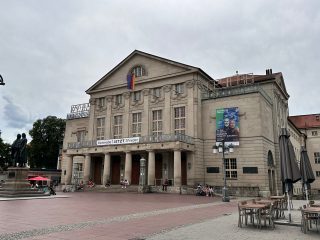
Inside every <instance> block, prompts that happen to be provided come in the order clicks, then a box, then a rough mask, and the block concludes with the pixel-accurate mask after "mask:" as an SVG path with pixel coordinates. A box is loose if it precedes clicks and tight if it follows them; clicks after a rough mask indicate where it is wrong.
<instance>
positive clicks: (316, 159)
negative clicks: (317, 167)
mask: <svg viewBox="0 0 320 240" xmlns="http://www.w3.org/2000/svg"><path fill="white" fill-rule="evenodd" d="M314 162H315V163H317V164H320V152H315V153H314Z"/></svg>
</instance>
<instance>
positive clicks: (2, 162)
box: [0, 138, 12, 171]
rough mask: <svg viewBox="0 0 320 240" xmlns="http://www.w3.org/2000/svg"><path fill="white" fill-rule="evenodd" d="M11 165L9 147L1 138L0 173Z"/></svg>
mask: <svg viewBox="0 0 320 240" xmlns="http://www.w3.org/2000/svg"><path fill="white" fill-rule="evenodd" d="M11 163H12V159H11V145H10V144H8V143H4V142H3V140H2V138H0V171H1V170H4V171H5V170H7V168H8V166H10V165H11Z"/></svg>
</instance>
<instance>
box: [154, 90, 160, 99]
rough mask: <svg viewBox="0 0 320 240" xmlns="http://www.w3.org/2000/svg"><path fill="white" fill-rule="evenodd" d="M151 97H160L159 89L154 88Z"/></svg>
mask: <svg viewBox="0 0 320 240" xmlns="http://www.w3.org/2000/svg"><path fill="white" fill-rule="evenodd" d="M153 96H154V97H157V98H159V97H161V88H154V89H153Z"/></svg>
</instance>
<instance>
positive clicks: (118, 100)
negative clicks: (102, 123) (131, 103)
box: [115, 94, 122, 105]
mask: <svg viewBox="0 0 320 240" xmlns="http://www.w3.org/2000/svg"><path fill="white" fill-rule="evenodd" d="M115 103H116V105H120V104H122V95H121V94H118V95H116V96H115Z"/></svg>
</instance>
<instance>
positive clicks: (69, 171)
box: [65, 155, 73, 184]
mask: <svg viewBox="0 0 320 240" xmlns="http://www.w3.org/2000/svg"><path fill="white" fill-rule="evenodd" d="M65 159H66V178H65V183H66V184H71V179H72V165H73V156H72V155H66V156H65Z"/></svg>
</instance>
